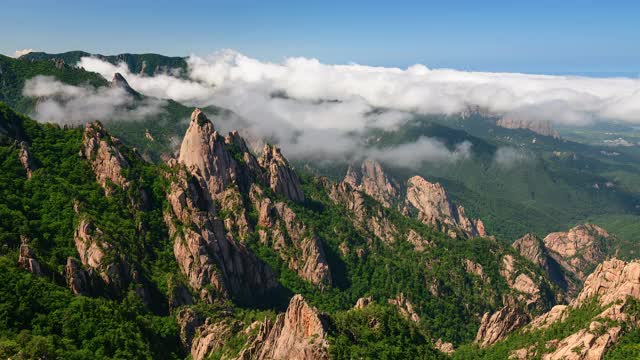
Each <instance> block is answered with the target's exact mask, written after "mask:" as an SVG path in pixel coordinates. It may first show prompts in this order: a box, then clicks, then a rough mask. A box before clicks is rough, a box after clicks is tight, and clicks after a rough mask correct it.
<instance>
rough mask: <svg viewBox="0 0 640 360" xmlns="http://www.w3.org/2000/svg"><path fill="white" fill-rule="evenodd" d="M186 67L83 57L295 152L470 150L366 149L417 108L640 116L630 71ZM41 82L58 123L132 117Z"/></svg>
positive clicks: (398, 158) (414, 158)
mask: <svg viewBox="0 0 640 360" xmlns="http://www.w3.org/2000/svg"><path fill="white" fill-rule="evenodd" d="M187 64H188V66H187V69H186V72H185V73H183V74H181V75H178V76H176V74H175V73H165V74H157V75H155V76H145V75H141V74H134V73H131V72H130V71H129V69H128V68H127V66H126V64H124V63H121V64H117V65H114V64H111V63H108V62H105V61H102V60H100V59H97V58H94V57H85V58H82V59H81V61H80V62H79V63H78V64H77V65H78V66H81V67H83V68H85V69H86V70H89V71H94V72H97V73H99V74H101V75H102V76H103V77H105V78H106V79H111V78H112V77H113V75H114V74H115V73H116V72H119V73H121V74H122V75H123V76H124V77H125V78H126V79H127V80H128V82H129V84H130V85H131V86H132V87H133V88H134V89H135V90H137V91H139V92H140V93H142V94H144V95H148V96H151V97H154V98H158V99H173V100H176V101H179V102H182V103H184V104H186V105H191V106H207V105H217V106H221V107H224V108H228V109H230V110H232V111H233V112H234V113H235V114H237V115H239V116H240V117H241V118H243V119H244V120H245V125H246V126H248V127H249V130H250V131H251V132H252V133H254V134H256V135H257V136H260V137H266V138H269V139H273V140H275V141H276V142H278V143H279V144H280V146H281V147H282V148H283V150H284V151H285V152H286V154H287V156H289V157H307V158H309V157H311V158H312V157H317V158H322V159H336V158H337V159H339V158H344V157H345V156H349V157H351V158H353V157H355V158H358V157H374V158H378V159H380V160H383V161H386V162H395V163H397V164H398V165H407V166H415V165H416V164H420V163H421V162H424V161H457V160H459V159H464V158H467V157H468V156H469V154H470V151H471V147H472V145H471V144H470V143H468V142H467V143H461V144H458V145H457V146H454V147H453V148H448V147H446V146H444V144H442V143H441V142H440V141H438V140H436V139H431V138H425V137H422V138H420V139H418V140H417V141H416V142H414V143H409V144H403V145H400V146H396V147H393V148H387V149H385V151H381V150H376V149H375V148H373V149H372V148H371V147H369V146H366V145H365V143H364V142H363V137H362V136H360V135H363V134H366V133H367V132H368V131H369V130H371V129H383V130H393V129H396V128H398V127H399V126H400V125H402V124H404V123H405V122H406V121H408V120H409V119H411V118H412V117H413V116H414V115H415V114H455V113H459V112H463V111H466V110H468V109H470V108H478V109H481V110H483V111H485V112H488V113H492V114H496V115H498V116H501V115H511V116H517V117H526V118H527V119H528V120H534V121H550V122H552V123H554V124H562V125H568V126H583V125H588V124H592V123H594V122H598V121H611V120H615V121H624V122H629V123H640V80H638V79H631V78H589V77H577V76H548V75H530V74H518V73H489V72H470V71H459V70H452V69H429V68H428V67H426V66H424V65H419V64H418V65H413V66H410V67H408V68H406V69H400V68H390V67H373V66H365V65H359V64H348V65H331V64H323V63H321V62H320V61H318V60H316V59H309V58H300V57H297V58H288V59H285V60H284V61H282V62H280V63H272V62H264V61H260V60H257V59H253V58H250V57H247V56H245V55H242V54H240V53H238V52H235V51H232V50H225V51H220V52H217V53H215V54H213V55H211V56H208V57H200V56H196V55H192V56H190V57H188V58H187ZM34 81H35V83H27V86H26V87H25V94H32V95H33V96H37V95H38V94H40V95H42V94H43V93H47V91H46V90H47V89H53V90H51V91H50V93H54V95H55V94H57V100H52V103H50V104H48V105H47V108H46V109H45V108H44V106H43V109H39V110H38V111H43V110H47V111H48V112H49V113H56V112H57V113H58V114H59V115H57V116H56V117H55V118H57V119H61V120H60V121H63V120H62V119H64V118H65V116H66V115H65V112H66V111H69V112H71V113H72V114H74V115H72V116H69V117H66V118H68V119H72V120H73V121H76V120H79V119H81V118H82V116H80V117H78V116H76V115H75V114H76V113H77V111H76V110H78V109H81V111H82V112H85V115H86V114H87V113H88V114H90V115H91V116H90V117H91V118H104V117H108V116H111V115H112V114H115V115H118V116H120V118H121V116H123V115H127V114H118V110H117V109H120V108H122V107H123V103H126V101H127V100H126V96H127V95H126V94H124V100H123V98H122V97H121V95H122V94H121V93H116V90H117V89H112V90H100V89H98V90H95V89H93V90H92V89H88V88H79V89H80V90H71V89H70V88H65V87H64V86H62V84H60V83H56V82H55V80H54V79H51V78H39V79H35V80H34ZM36 85H37V86H36ZM34 89H40V91H35V90H34ZM43 89H44V90H43ZM103 91H106V92H107V93H106V94H103V93H102V92H103ZM74 93H77V94H79V95H78V96H76V97H74V95H73V94H74ZM65 96H66V98H65V99H64V101H60V100H59V99H60V98H64V97H65ZM53 98H56V96H54V97H53ZM76 100H77V102H76ZM98 100H99V101H98ZM83 101H84V102H85V104H82V102H83ZM110 104H111V105H112V108H113V109H114V110H113V111H112V113H110V111H109V105H110ZM156 105H157V104H147V106H146V108H145V109H142V110H139V111H138V112H136V113H131V114H130V116H131V117H132V118H140V117H144V116H148V115H149V114H153V112H154V111H156V110H157V106H156ZM92 109H95V110H92ZM128 111H130V110H128ZM49 117H51V116H49ZM85 119H86V116H85ZM214 122H215V120H214ZM511 155H513V154H511V153H509V151H508V150H504V151H503V153H501V156H500V159H497V161H498V162H502V163H504V162H505V161H506V159H509V158H514V156H511Z"/></svg>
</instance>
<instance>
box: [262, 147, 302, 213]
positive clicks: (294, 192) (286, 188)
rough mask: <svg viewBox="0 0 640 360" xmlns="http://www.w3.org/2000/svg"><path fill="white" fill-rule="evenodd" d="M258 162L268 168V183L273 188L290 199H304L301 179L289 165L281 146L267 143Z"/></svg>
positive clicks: (300, 200)
mask: <svg viewBox="0 0 640 360" xmlns="http://www.w3.org/2000/svg"><path fill="white" fill-rule="evenodd" d="M258 163H259V164H260V166H261V167H262V168H263V169H265V170H266V178H267V183H268V185H269V187H270V188H271V190H273V191H274V192H276V193H277V194H281V195H283V196H284V197H286V198H287V199H289V200H293V201H298V202H302V201H304V193H303V192H302V187H301V186H300V179H298V175H296V173H295V172H294V171H293V169H291V166H289V162H288V161H287V159H285V158H284V156H282V153H281V152H280V148H278V147H276V146H273V145H269V144H266V145H265V146H264V149H263V150H262V156H261V157H260V159H259V160H258Z"/></svg>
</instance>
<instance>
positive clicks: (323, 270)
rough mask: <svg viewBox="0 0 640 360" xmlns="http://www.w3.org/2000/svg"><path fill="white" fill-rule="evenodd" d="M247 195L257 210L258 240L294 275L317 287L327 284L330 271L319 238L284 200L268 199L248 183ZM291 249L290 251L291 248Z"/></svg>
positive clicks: (329, 280) (329, 279)
mask: <svg viewBox="0 0 640 360" xmlns="http://www.w3.org/2000/svg"><path fill="white" fill-rule="evenodd" d="M250 198H251V199H252V202H253V203H254V205H255V207H256V209H257V210H258V213H259V218H258V225H259V226H261V227H263V228H264V229H261V230H260V232H259V234H260V241H261V242H262V243H264V244H266V245H268V246H270V247H271V248H273V249H274V250H275V251H276V253H278V255H279V256H280V258H281V259H282V260H284V261H285V262H286V263H287V265H288V266H289V268H290V269H292V270H293V271H295V272H296V273H298V275H299V276H300V277H301V278H303V279H305V280H308V281H309V282H311V283H312V284H314V285H316V286H320V287H324V286H330V285H331V271H330V269H329V264H328V263H327V260H326V257H325V254H324V249H323V247H322V244H321V243H320V239H318V237H317V236H316V235H315V234H314V233H313V232H312V231H310V230H308V229H307V227H306V226H305V225H304V224H303V223H302V222H301V221H300V220H298V217H297V215H296V213H295V212H294V211H293V210H292V209H291V208H290V207H289V206H288V205H287V204H285V203H283V202H277V203H275V204H274V203H272V202H271V199H269V198H265V197H263V194H262V190H260V189H259V188H258V187H257V186H252V188H251V192H250ZM292 249H293V250H294V251H292Z"/></svg>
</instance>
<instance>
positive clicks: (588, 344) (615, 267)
mask: <svg viewBox="0 0 640 360" xmlns="http://www.w3.org/2000/svg"><path fill="white" fill-rule="evenodd" d="M629 298H632V299H640V262H639V261H632V262H629V263H626V262H624V261H621V260H618V259H612V260H609V261H605V262H603V263H601V264H600V265H598V267H597V268H596V270H595V271H594V272H593V273H592V274H591V275H589V277H588V278H587V279H586V281H585V282H584V288H583V289H582V291H581V292H580V294H578V296H577V297H576V298H575V299H574V300H573V301H572V302H571V304H569V306H565V305H558V306H555V307H554V308H553V309H551V311H549V312H547V313H545V314H543V315H541V316H539V317H537V318H536V319H535V320H533V321H532V322H531V324H530V325H529V326H528V327H527V328H526V329H525V331H532V330H538V329H544V328H547V327H549V326H551V325H553V324H555V323H558V322H562V321H564V320H565V319H567V318H568V317H569V316H570V314H571V310H573V309H577V308H580V307H581V306H583V305H585V304H587V303H588V302H590V301H592V300H593V299H596V300H597V301H598V303H599V305H600V306H602V307H604V310H603V311H602V312H601V313H600V314H598V315H596V316H595V317H594V318H593V319H592V321H591V322H590V324H589V326H588V327H585V328H583V329H580V330H578V331H576V332H575V333H573V334H571V335H569V336H567V337H565V338H564V339H556V340H552V341H549V342H548V343H547V349H548V353H547V354H543V355H542V358H543V359H602V358H603V357H604V354H605V352H606V351H607V349H608V348H610V347H611V346H612V345H613V344H615V343H616V341H617V340H618V339H619V338H620V336H622V335H623V332H624V329H628V328H633V327H634V326H637V320H638V319H635V318H634V317H633V316H630V315H629V314H627V313H626V305H627V300H628V299H629Z"/></svg>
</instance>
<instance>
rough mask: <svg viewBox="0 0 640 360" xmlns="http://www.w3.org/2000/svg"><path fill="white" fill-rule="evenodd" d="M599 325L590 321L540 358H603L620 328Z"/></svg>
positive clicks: (560, 359) (545, 359) (620, 331)
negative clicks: (586, 327) (602, 327)
mask: <svg viewBox="0 0 640 360" xmlns="http://www.w3.org/2000/svg"><path fill="white" fill-rule="evenodd" d="M601 326H603V325H602V324H601V323H599V322H595V321H594V322H592V323H591V325H590V326H589V329H582V330H580V331H578V332H576V333H575V334H572V335H569V336H568V337H566V338H564V339H562V340H560V342H558V343H557V344H555V346H556V349H555V351H553V352H552V353H550V354H545V355H544V356H543V357H542V359H544V360H582V359H594V360H595V359H602V358H604V354H605V352H606V350H607V349H608V348H609V347H610V346H611V345H613V344H614V343H615V342H616V341H617V340H618V338H619V337H620V335H621V334H622V328H621V327H619V326H614V327H611V328H608V329H605V330H601ZM602 332H604V333H602Z"/></svg>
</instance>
